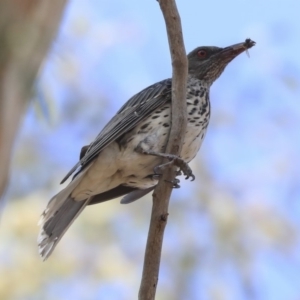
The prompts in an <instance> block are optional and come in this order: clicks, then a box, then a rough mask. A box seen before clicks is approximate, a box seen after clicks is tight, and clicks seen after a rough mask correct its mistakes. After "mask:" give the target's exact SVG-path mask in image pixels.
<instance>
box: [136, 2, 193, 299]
mask: <svg viewBox="0 0 300 300" xmlns="http://www.w3.org/2000/svg"><path fill="white" fill-rule="evenodd" d="M159 4H160V7H161V10H162V13H163V16H164V19H165V22H166V27H167V33H168V40H169V46H170V52H171V57H172V67H173V78H172V127H171V133H170V136H169V141H168V146H167V149H166V153H171V154H175V155H179V153H180V151H181V147H182V143H183V139H184V136H185V131H186V124H187V121H186V120H187V116H186V114H187V113H186V82H187V72H188V71H187V70H188V62H187V57H186V53H185V48H184V42H183V36H182V29H181V22H180V16H179V14H178V11H177V7H176V3H175V0H160V2H159ZM174 178H175V172H174V168H167V169H166V170H165V171H164V173H163V176H162V178H161V179H160V181H159V183H158V185H157V187H156V188H155V190H154V193H153V206H152V214H151V221H150V228H149V233H148V240H147V246H146V252H145V260H144V268H143V275H142V281H141V286H140V291H139V300H150V299H155V293H156V287H157V282H158V274H159V267H160V257H161V249H162V242H163V234H164V229H165V226H166V223H167V218H168V206H169V199H170V196H171V192H172V185H171V184H170V183H169V182H168V181H172V180H173V179H174Z"/></svg>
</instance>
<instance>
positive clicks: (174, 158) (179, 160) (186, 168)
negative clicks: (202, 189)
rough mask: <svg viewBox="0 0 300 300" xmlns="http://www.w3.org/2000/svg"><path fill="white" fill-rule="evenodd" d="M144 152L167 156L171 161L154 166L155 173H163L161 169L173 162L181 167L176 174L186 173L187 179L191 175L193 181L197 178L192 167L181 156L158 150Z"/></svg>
mask: <svg viewBox="0 0 300 300" xmlns="http://www.w3.org/2000/svg"><path fill="white" fill-rule="evenodd" d="M144 154H149V155H154V156H160V157H164V158H167V159H168V160H169V162H166V163H164V164H161V165H158V166H156V167H155V168H154V174H155V175H159V174H161V170H162V169H164V168H165V167H167V166H169V165H171V164H173V165H175V166H176V167H178V168H179V170H178V171H177V172H176V176H179V175H182V174H183V175H184V176H186V177H185V179H189V178H190V177H191V178H192V179H191V181H194V180H195V175H194V174H193V171H192V169H191V168H190V167H189V165H188V164H187V163H186V162H185V161H184V160H183V159H182V158H180V157H178V156H176V155H173V154H165V153H156V152H151V151H148V152H147V153H144Z"/></svg>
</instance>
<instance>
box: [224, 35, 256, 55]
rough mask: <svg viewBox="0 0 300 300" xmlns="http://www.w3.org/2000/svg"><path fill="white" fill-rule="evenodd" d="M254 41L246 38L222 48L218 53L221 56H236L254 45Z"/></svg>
mask: <svg viewBox="0 0 300 300" xmlns="http://www.w3.org/2000/svg"><path fill="white" fill-rule="evenodd" d="M255 44H256V43H255V42H254V41H252V40H250V39H246V40H245V42H243V43H239V44H235V45H232V46H229V47H226V48H223V50H222V51H221V52H220V55H221V56H222V57H224V58H225V57H228V58H234V57H236V56H238V55H239V54H241V53H242V52H244V51H247V50H248V49H250V48H252V47H253V46H255Z"/></svg>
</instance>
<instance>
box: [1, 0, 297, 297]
mask: <svg viewBox="0 0 300 300" xmlns="http://www.w3.org/2000/svg"><path fill="white" fill-rule="evenodd" d="M6 2H7V1H6ZM25 2H26V1H24V3H25ZM27 2H28V1H27ZM177 5H178V9H179V12H180V14H181V20H182V26H183V33H184V37H185V45H186V50H187V52H189V51H191V50H193V49H194V48H195V47H197V46H202V45H213V46H220V47H225V46H229V45H231V44H234V43H239V42H243V41H244V40H245V39H246V38H251V39H253V40H254V41H256V42H257V45H256V46H255V47H254V48H252V49H250V56H251V58H250V59H248V58H247V56H246V55H240V56H239V57H238V58H237V59H235V60H234V61H233V62H232V63H231V64H230V65H229V66H228V67H227V69H226V70H225V72H224V73H223V75H222V77H221V78H220V79H219V80H217V82H216V83H215V84H214V85H213V87H212V89H211V106H212V115H211V122H210V126H209V128H208V132H207V135H206V139H205V141H204V143H203V146H202V149H201V151H200V152H199V154H198V156H197V158H196V159H195V160H194V161H193V162H192V163H191V166H192V168H193V170H194V173H195V174H196V181H194V182H189V181H187V182H185V181H184V178H181V189H178V190H174V191H173V194H172V200H171V203H170V210H169V212H170V216H169V221H168V224H167V228H166V232H165V238H164V245H163V253H162V262H161V271H160V278H159V284H158V291H157V299H161V300H165V299H172V300H183V299H189V300H200V299H201V300H231V299H233V300H243V299H262V300H265V299H267V300H269V299H270V300H283V299H284V300H299V299H300V243H299V237H300V236H299V233H300V221H299V219H300V217H299V216H300V201H299V198H300V183H299V179H300V160H299V153H300V132H299V128H300V105H299V100H300V57H299V51H300V40H299V36H300V23H299V11H300V3H299V1H297V0H286V1H279V0H277V1H276V0H273V1H270V0H266V1H263V2H262V1H259V0H253V1H245V0H228V1H217V0H212V1H198V0H190V1H185V0H178V1H177ZM52 14H53V16H51V14H50V12H49V13H48V15H49V16H50V17H53V18H54V17H57V19H58V21H57V22H59V18H60V13H59V12H52ZM42 32H43V31H42ZM28 34H29V33H28ZM18 38H19V37H18V36H13V37H12V38H11V39H12V40H13V39H18ZM24 39H25V41H26V40H27V37H26V36H25V37H24ZM28 40H30V37H29V36H28ZM51 45H52V46H51V47H50V50H49V52H48V54H47V56H46V59H45V60H44V63H43V65H42V67H41V69H40V72H39V74H38V77H37V79H36V80H35V83H34V87H33V90H32V93H31V96H30V97H29V98H30V99H31V100H30V102H29V104H28V107H27V110H26V113H25V117H24V120H23V121H22V122H21V127H20V130H19V132H18V135H17V138H16V140H15V144H14V145H15V146H14V152H13V157H12V165H11V170H10V181H9V185H8V187H7V191H6V193H5V197H4V200H2V216H1V226H0V299H1V300H2V299H3V300H40V299H44V300H52V299H55V300H59V299H73V300H81V299H84V300H95V299H118V300H127V299H128V300H130V299H136V298H137V293H138V289H139V284H140V278H141V271H142V265H143V256H144V249H145V243H146V238H147V233H148V226H149V218H150V212H151V205H152V201H151V197H144V198H143V199H141V200H139V201H137V202H135V203H132V204H130V205H120V204H119V200H118V199H117V200H114V201H110V202H107V203H104V204H101V205H97V206H92V207H88V208H87V209H85V211H84V212H83V214H82V215H80V217H79V218H78V220H77V221H76V222H75V223H74V224H73V225H72V227H71V228H70V229H69V230H68V232H67V233H66V235H65V236H64V238H63V239H62V241H61V242H60V244H59V245H58V247H57V248H56V250H55V252H54V253H53V254H52V256H51V257H50V258H49V259H48V260H47V261H46V262H42V261H41V259H40V257H39V255H38V251H37V245H36V238H37V234H38V227H37V225H36V224H37V221H38V219H39V217H40V214H41V213H42V211H43V209H44V208H45V206H46V204H47V202H48V200H49V199H50V198H51V197H52V196H53V194H55V193H57V192H58V191H59V190H60V189H61V186H60V185H59V182H60V181H61V179H62V178H63V177H64V176H65V175H66V173H67V172H68V171H69V170H70V168H71V167H73V165H74V164H75V163H76V162H77V160H78V158H79V152H80V149H81V147H82V146H83V145H86V144H89V143H90V142H91V141H92V140H93V139H94V138H95V136H96V135H97V134H98V133H99V131H100V130H101V129H102V127H103V126H104V125H105V124H106V122H107V121H108V120H109V119H110V118H111V117H112V116H113V114H114V113H115V112H116V111H117V110H118V109H119V108H120V106H121V105H123V103H124V102H125V101H126V100H128V98H129V97H131V96H132V95H133V94H135V93H137V92H138V91H140V90H141V89H143V88H145V87H146V86H148V85H150V84H152V83H154V82H157V81H159V80H162V79H165V78H168V77H170V76H171V62H170V54H169V49H168V43H167V37H166V32H165V25H164V21H163V17H162V14H161V11H160V9H159V6H158V3H157V2H156V1H154V0H152V1H142V2H141V1H137V0H131V1H126V2H125V1H116V0H110V1H108V0H90V1H81V0H72V1H68V2H67V4H66V6H65V8H64V11H63V15H62V20H61V23H60V27H59V29H58V33H57V35H56V37H55V38H54V40H53V41H52V44H51ZM19 50H20V49H19ZM21 52H22V51H21Z"/></svg>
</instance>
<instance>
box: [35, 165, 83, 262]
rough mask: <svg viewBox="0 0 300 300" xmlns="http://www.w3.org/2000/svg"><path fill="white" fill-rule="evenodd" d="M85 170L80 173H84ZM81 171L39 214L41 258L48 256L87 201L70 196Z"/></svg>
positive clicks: (77, 182) (78, 180)
mask: <svg viewBox="0 0 300 300" xmlns="http://www.w3.org/2000/svg"><path fill="white" fill-rule="evenodd" d="M85 171H86V170H85ZM85 171H84V172H82V173H85ZM82 173H81V174H79V175H78V176H77V177H75V179H74V180H73V181H72V182H70V184H69V185H68V186H67V187H66V188H65V189H63V190H62V191H60V192H59V193H58V194H57V195H55V196H54V197H53V198H52V199H51V200H50V201H49V203H48V205H47V208H46V209H45V211H44V212H43V214H42V216H41V219H40V221H39V223H38V224H39V225H40V227H41V229H40V232H39V236H38V247H39V253H40V255H41V257H42V258H43V260H46V259H47V258H48V257H49V256H50V254H51V253H52V252H53V250H54V248H55V247H56V245H57V244H58V242H59V241H60V239H61V238H62V236H63V235H64V233H65V232H66V231H67V229H68V228H69V227H70V225H71V224H72V223H73V221H74V220H75V219H76V218H77V216H78V215H79V214H80V213H81V212H82V210H83V209H84V208H85V206H86V205H87V204H88V202H89V199H87V200H83V201H75V200H74V199H73V198H72V197H71V193H72V191H73V190H74V189H75V188H76V186H77V185H78V184H79V182H80V181H81V178H82V176H83V175H84V174H82Z"/></svg>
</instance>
